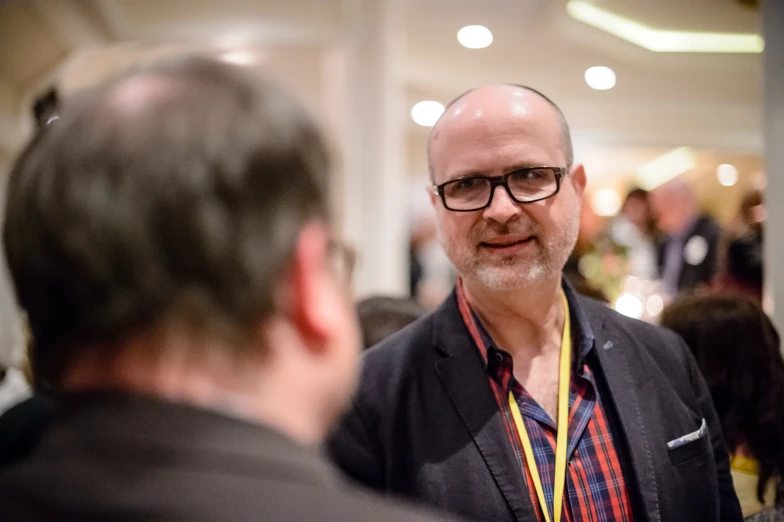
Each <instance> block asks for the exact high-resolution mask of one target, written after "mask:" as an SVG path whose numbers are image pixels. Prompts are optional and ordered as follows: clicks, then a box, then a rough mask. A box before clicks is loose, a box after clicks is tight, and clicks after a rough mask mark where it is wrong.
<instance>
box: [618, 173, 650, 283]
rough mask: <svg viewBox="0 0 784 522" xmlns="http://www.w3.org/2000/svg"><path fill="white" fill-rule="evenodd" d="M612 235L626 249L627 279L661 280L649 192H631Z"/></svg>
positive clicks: (635, 190)
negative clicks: (629, 277) (658, 278)
mask: <svg viewBox="0 0 784 522" xmlns="http://www.w3.org/2000/svg"><path fill="white" fill-rule="evenodd" d="M610 235H611V237H612V239H613V241H615V243H617V244H619V245H621V246H623V247H625V248H626V249H627V253H626V257H627V259H628V275H630V276H634V277H638V278H640V279H645V280H649V281H651V280H654V279H656V278H657V277H658V266H657V262H658V260H657V256H656V240H657V238H656V220H655V219H654V218H653V211H652V210H651V203H650V197H649V194H648V191H646V190H643V189H641V188H635V189H632V190H631V191H629V193H628V194H627V195H626V199H625V200H624V201H623V205H621V210H620V212H619V214H618V216H617V217H616V219H615V220H614V222H613V224H612V225H611V229H610Z"/></svg>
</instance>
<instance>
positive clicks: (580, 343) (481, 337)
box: [457, 279, 595, 368]
mask: <svg viewBox="0 0 784 522" xmlns="http://www.w3.org/2000/svg"><path fill="white" fill-rule="evenodd" d="M561 287H562V288H563V291H564V294H565V295H566V301H567V302H568V303H569V316H570V319H571V324H572V333H573V339H572V342H573V343H575V346H577V347H578V349H577V351H576V353H577V366H576V367H577V368H582V366H583V364H585V360H586V358H587V357H588V354H589V353H590V352H591V350H592V349H593V346H594V340H595V337H594V334H593V330H592V329H591V325H590V323H589V322H588V318H587V317H586V315H585V312H584V311H583V309H582V307H581V306H580V303H579V301H578V299H577V293H576V292H575V291H574V288H573V287H572V285H571V284H570V283H569V282H568V281H566V279H562V281H561ZM457 299H458V306H459V308H460V309H461V312H462V315H463V320H464V322H466V323H468V322H469V321H470V322H471V323H472V324H466V326H467V327H468V328H469V331H472V330H473V331H474V332H476V335H475V341H477V344H478V343H479V342H481V346H477V348H478V349H479V352H480V354H481V355H482V359H483V361H484V363H485V367H486V368H489V366H490V360H489V359H490V357H491V356H492V354H494V353H496V352H503V350H501V349H500V348H498V347H497V346H496V344H495V342H494V341H493V338H492V337H491V336H490V334H489V333H488V332H487V330H486V329H485V327H484V325H483V324H482V321H480V320H479V316H478V315H476V312H475V311H474V310H473V309H472V308H471V305H469V304H468V300H467V299H466V297H465V291H464V290H463V281H462V280H461V279H458V281H457ZM476 337H478V339H476Z"/></svg>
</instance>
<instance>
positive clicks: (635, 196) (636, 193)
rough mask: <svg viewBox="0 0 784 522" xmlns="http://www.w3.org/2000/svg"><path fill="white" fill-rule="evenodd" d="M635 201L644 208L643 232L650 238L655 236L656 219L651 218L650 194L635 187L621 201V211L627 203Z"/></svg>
mask: <svg viewBox="0 0 784 522" xmlns="http://www.w3.org/2000/svg"><path fill="white" fill-rule="evenodd" d="M633 200H637V201H640V202H642V204H643V205H644V206H645V214H646V215H647V219H646V220H645V224H644V230H643V231H642V232H644V233H645V234H647V235H648V236H650V237H654V238H655V236H656V218H655V217H654V216H653V209H652V208H651V196H650V192H648V191H647V190H645V189H642V188H639V187H636V188H633V189H631V190H630V191H629V193H628V194H626V198H625V199H624V200H623V205H621V211H623V209H625V208H626V205H627V204H628V203H629V201H633Z"/></svg>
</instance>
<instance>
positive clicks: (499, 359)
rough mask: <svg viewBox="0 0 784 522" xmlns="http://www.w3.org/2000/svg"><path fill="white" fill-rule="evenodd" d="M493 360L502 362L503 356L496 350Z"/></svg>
mask: <svg viewBox="0 0 784 522" xmlns="http://www.w3.org/2000/svg"><path fill="white" fill-rule="evenodd" d="M495 360H496V361H498V362H504V356H503V355H501V354H500V353H498V352H496V353H495Z"/></svg>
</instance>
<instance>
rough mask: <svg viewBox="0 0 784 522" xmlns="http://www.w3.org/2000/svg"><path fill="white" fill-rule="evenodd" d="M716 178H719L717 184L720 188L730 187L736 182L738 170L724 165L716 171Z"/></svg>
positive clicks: (727, 164)
mask: <svg viewBox="0 0 784 522" xmlns="http://www.w3.org/2000/svg"><path fill="white" fill-rule="evenodd" d="M716 177H717V178H719V183H721V184H722V186H724V187H732V186H733V185H735V184H736V183H737V182H738V169H736V168H735V165H730V164H729V163H724V164H722V165H719V168H717V169H716Z"/></svg>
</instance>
